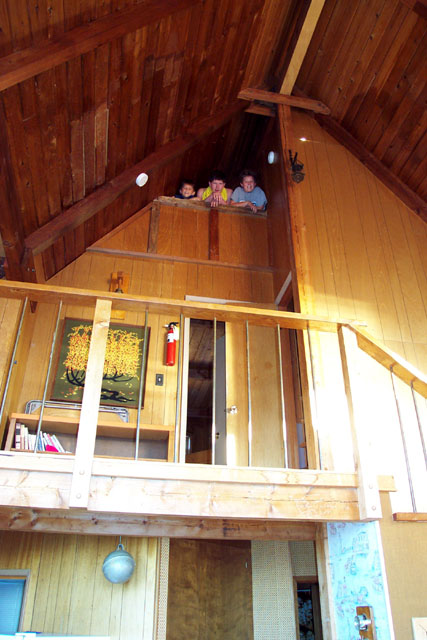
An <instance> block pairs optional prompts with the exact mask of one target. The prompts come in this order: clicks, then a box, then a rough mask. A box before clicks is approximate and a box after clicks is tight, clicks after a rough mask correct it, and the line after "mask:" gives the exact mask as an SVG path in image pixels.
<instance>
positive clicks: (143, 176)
mask: <svg viewBox="0 0 427 640" xmlns="http://www.w3.org/2000/svg"><path fill="white" fill-rule="evenodd" d="M147 181H148V176H147V174H146V173H140V174H139V176H137V178H136V180H135V182H136V184H137V185H138V187H143V186H144V184H147Z"/></svg>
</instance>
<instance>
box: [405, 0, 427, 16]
mask: <svg viewBox="0 0 427 640" xmlns="http://www.w3.org/2000/svg"><path fill="white" fill-rule="evenodd" d="M400 2H402V4H405V5H406V6H407V7H409V9H411V10H412V11H415V13H418V15H419V16H421V17H422V18H425V19H427V0H400Z"/></svg>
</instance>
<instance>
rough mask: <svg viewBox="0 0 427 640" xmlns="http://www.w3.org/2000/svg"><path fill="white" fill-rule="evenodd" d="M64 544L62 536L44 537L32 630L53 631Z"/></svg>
mask: <svg viewBox="0 0 427 640" xmlns="http://www.w3.org/2000/svg"><path fill="white" fill-rule="evenodd" d="M62 544H63V538H62V536H58V535H47V536H44V537H43V543H42V549H41V559H40V570H39V573H38V576H37V591H36V597H35V600H34V609H33V616H32V620H31V628H32V629H46V630H47V629H49V630H50V629H53V626H54V624H53V620H54V616H55V608H56V596H57V594H58V586H59V579H60V575H59V574H60V564H59V563H58V562H57V561H56V559H57V558H58V557H60V556H61V554H62Z"/></svg>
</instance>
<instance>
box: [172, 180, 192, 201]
mask: <svg viewBox="0 0 427 640" xmlns="http://www.w3.org/2000/svg"><path fill="white" fill-rule="evenodd" d="M195 187H196V185H195V183H194V182H192V181H191V180H182V181H181V184H180V185H179V189H178V192H177V193H176V194H175V198H181V200H191V198H196V199H197V200H198V198H197V196H196V189H195Z"/></svg>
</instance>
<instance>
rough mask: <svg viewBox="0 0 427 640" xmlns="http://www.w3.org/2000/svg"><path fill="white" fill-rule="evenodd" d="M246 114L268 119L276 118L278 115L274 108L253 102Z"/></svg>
mask: <svg viewBox="0 0 427 640" xmlns="http://www.w3.org/2000/svg"><path fill="white" fill-rule="evenodd" d="M245 112H246V113H253V114H255V115H257V116H266V117H267V118H274V117H275V115H276V110H275V109H274V107H272V106H269V105H267V104H259V103H258V102H251V104H250V105H249V107H247V109H246V111H245Z"/></svg>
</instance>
